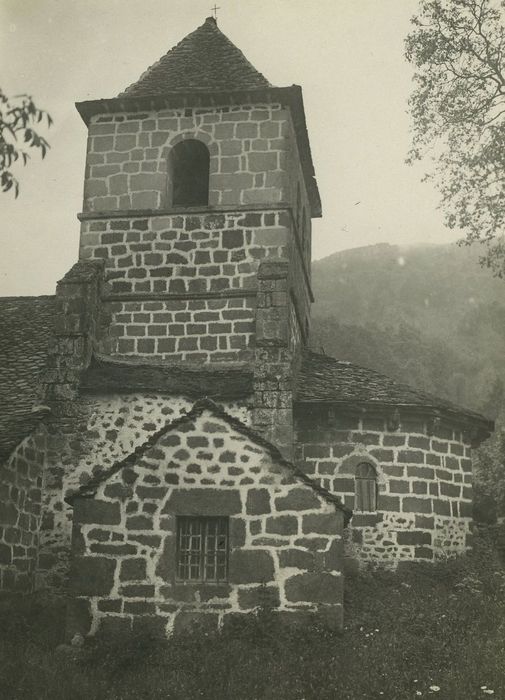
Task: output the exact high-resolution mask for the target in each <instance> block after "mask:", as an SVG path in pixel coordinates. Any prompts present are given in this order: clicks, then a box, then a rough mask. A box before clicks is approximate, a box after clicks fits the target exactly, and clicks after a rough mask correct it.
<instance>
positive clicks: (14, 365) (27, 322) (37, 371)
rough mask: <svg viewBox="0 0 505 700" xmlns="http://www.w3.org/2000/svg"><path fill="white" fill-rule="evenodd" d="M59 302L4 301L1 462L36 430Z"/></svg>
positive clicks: (0, 303) (0, 307)
mask: <svg viewBox="0 0 505 700" xmlns="http://www.w3.org/2000/svg"><path fill="white" fill-rule="evenodd" d="M54 313H55V299H54V297H52V296H41V297H3V298H0V407H1V408H0V460H1V459H3V458H5V457H7V456H8V455H9V454H10V452H11V451H12V450H13V449H14V447H15V446H16V445H17V444H18V443H19V442H20V441H21V440H22V439H23V438H24V437H25V436H26V435H28V434H29V433H30V432H31V431H32V429H33V428H34V427H35V425H36V423H37V422H38V420H40V414H34V413H33V411H32V408H33V406H34V404H35V403H36V401H37V399H38V398H39V394H38V389H39V380H40V376H41V373H42V371H43V369H44V367H45V364H46V359H47V354H48V346H49V341H50V339H51V337H52V333H53V323H54Z"/></svg>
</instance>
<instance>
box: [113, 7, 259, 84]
mask: <svg viewBox="0 0 505 700" xmlns="http://www.w3.org/2000/svg"><path fill="white" fill-rule="evenodd" d="M269 85H270V83H269V82H268V80H267V79H266V78H265V77H264V76H263V75H262V74H261V73H259V72H258V71H257V70H256V68H254V66H252V65H251V64H250V63H249V61H248V60H247V59H246V57H245V56H244V54H243V53H242V51H240V49H238V48H237V47H236V46H235V45H234V44H232V42H231V41H230V40H229V39H228V37H226V36H225V35H224V34H223V32H221V31H220V29H218V26H217V24H216V20H215V19H214V18H213V17H208V18H207V19H206V20H205V22H204V23H203V24H202V26H201V27H198V29H196V30H195V31H194V32H191V34H188V36H186V37H185V38H184V39H183V40H182V41H181V42H179V43H178V44H177V45H176V46H174V48H173V49H171V50H170V51H169V52H168V53H166V54H165V55H164V56H163V57H162V58H160V60H159V61H158V62H157V63H155V64H154V65H152V66H151V67H150V68H148V69H147V70H146V72H145V73H143V75H141V76H140V78H139V79H138V80H137V82H136V83H133V85H130V87H128V88H126V90H125V91H124V92H122V93H121V95H120V97H123V96H131V97H140V96H147V95H151V96H152V95H163V94H165V93H167V92H173V91H181V92H182V91H192V90H223V91H232V90H250V89H254V88H262V87H268V86H269Z"/></svg>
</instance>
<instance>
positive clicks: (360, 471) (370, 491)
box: [355, 462, 377, 513]
mask: <svg viewBox="0 0 505 700" xmlns="http://www.w3.org/2000/svg"><path fill="white" fill-rule="evenodd" d="M355 484H356V496H355V509H356V510H357V511H364V512H372V513H373V512H375V511H376V510H377V473H376V471H375V468H374V467H373V465H372V464H370V463H369V462H362V463H361V464H358V466H357V467H356V479H355Z"/></svg>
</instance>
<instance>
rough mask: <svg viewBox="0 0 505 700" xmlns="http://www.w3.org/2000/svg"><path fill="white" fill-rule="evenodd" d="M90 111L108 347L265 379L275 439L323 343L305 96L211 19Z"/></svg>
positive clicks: (85, 248) (259, 388) (90, 192)
mask: <svg viewBox="0 0 505 700" xmlns="http://www.w3.org/2000/svg"><path fill="white" fill-rule="evenodd" d="M77 109H78V110H79V113H80V114H81V116H82V118H83V120H84V122H85V123H86V125H87V127H88V132H89V137H88V150H87V161H86V173H85V184H84V203H83V211H82V213H81V214H80V215H79V218H80V220H81V240H80V259H81V260H82V261H87V260H97V259H99V260H103V261H104V265H105V279H106V282H107V286H106V292H105V294H104V295H103V297H102V300H101V304H102V316H103V318H104V319H106V320H107V323H102V327H103V328H104V330H103V332H102V335H101V337H100V338H99V340H98V341H97V343H98V345H97V348H96V352H98V353H100V354H101V355H109V356H114V357H116V358H136V359H137V360H139V358H146V360H148V361H150V362H161V363H165V364H166V363H170V364H178V363H183V364H184V366H186V367H187V366H202V365H205V366H207V367H209V368H212V367H215V366H221V367H222V366H223V364H225V365H227V364H233V365H237V364H240V365H244V366H247V367H249V368H254V375H255V392H256V393H255V395H256V396H260V398H258V400H257V401H256V404H257V410H256V409H255V412H256V420H255V421H254V422H255V423H256V424H257V425H258V426H259V425H260V424H262V425H263V427H262V429H263V430H264V432H265V433H267V434H268V433H269V429H268V427H265V426H267V425H268V424H271V423H272V415H273V414H272V412H271V408H272V407H269V405H268V404H269V403H270V404H276V403H278V401H277V399H279V397H278V394H279V391H281V393H283V392H284V394H285V395H283V397H282V398H281V399H279V401H280V402H281V403H283V404H285V406H286V410H288V408H289V407H290V398H289V396H288V394H289V393H290V391H291V389H290V377H291V376H292V375H293V373H294V371H295V367H296V363H297V358H298V356H299V353H300V351H301V349H302V348H303V346H304V345H305V344H306V342H307V338H308V333H309V323H310V304H311V301H312V293H311V288H310V254H311V251H310V248H311V245H310V241H311V230H310V222H311V218H313V217H318V216H320V215H321V204H320V199H319V193H318V189H317V185H316V182H315V179H314V169H313V165H312V159H311V153H310V146H309V141H308V136H307V131H306V124H305V116H304V108H303V100H302V94H301V89H300V88H299V87H298V86H290V87H284V88H279V87H274V86H272V85H271V84H270V83H269V82H268V81H267V80H266V78H265V77H264V76H263V75H262V74H261V73H259V72H258V71H257V70H256V69H255V68H254V67H253V66H252V65H251V64H250V63H249V62H248V61H247V59H246V58H245V56H244V55H243V54H242V52H241V51H240V50H239V49H238V48H237V47H236V46H234V45H233V44H232V43H231V41H230V40H229V39H228V38H227V37H226V36H225V35H224V34H223V33H222V32H221V31H220V30H219V28H218V27H217V24H216V20H215V19H214V18H212V17H211V18H208V19H207V20H206V21H205V22H204V24H203V25H202V26H200V27H199V28H198V29H196V30H195V31H194V32H192V33H191V34H189V35H188V36H187V37H185V38H184V39H183V40H182V41H181V42H180V43H179V44H177V46H175V47H174V48H173V49H171V50H170V51H169V52H168V53H167V54H166V55H164V56H163V57H162V58H161V59H160V60H159V61H158V62H157V63H155V64H154V65H153V66H151V67H150V68H148V69H147V71H146V72H145V73H143V74H142V75H141V77H140V78H139V79H138V80H137V82H135V83H134V84H132V85H131V86H130V87H128V88H127V89H126V90H125V91H124V92H122V93H121V94H120V95H119V96H118V97H115V98H112V99H103V100H94V101H88V102H81V103H78V104H77ZM277 365H279V367H280V366H282V367H283V368H284V369H283V370H282V372H280V371H278V370H276V369H275V367H276V366H277ZM260 366H261V367H262V368H263V369H262V370H260V371H258V367H260ZM267 366H269V367H270V369H271V371H264V368H265V367H267ZM281 375H282V377H283V378H282V379H281V378H279V380H278V381H277V380H272V376H279V377H281ZM276 381H277V385H276ZM280 386H282V390H281V389H280V388H279V387H280ZM258 392H259V393H258ZM289 410H290V409H289ZM273 422H274V423H275V420H274V421H273ZM288 422H289V421H288ZM272 429H273V428H272ZM287 441H288V442H289V438H288V439H287Z"/></svg>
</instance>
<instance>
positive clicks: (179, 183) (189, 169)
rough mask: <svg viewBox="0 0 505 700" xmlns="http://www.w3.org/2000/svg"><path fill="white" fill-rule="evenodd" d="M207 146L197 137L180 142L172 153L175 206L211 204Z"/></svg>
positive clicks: (170, 166) (172, 184) (171, 166)
mask: <svg viewBox="0 0 505 700" xmlns="http://www.w3.org/2000/svg"><path fill="white" fill-rule="evenodd" d="M209 163H210V154H209V149H208V148H207V146H206V145H205V144H204V143H202V142H201V141H197V140H196V139H187V140H186V141H179V143H177V144H176V145H175V146H174V147H173V149H172V151H171V152H170V156H169V189H170V197H169V199H170V204H171V205H172V206H174V207H196V206H206V205H207V204H208V203H209Z"/></svg>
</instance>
